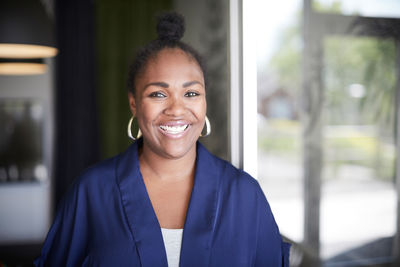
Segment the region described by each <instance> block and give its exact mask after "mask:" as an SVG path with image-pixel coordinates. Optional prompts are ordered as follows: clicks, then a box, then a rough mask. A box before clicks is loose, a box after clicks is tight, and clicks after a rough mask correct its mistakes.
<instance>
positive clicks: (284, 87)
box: [257, 0, 303, 242]
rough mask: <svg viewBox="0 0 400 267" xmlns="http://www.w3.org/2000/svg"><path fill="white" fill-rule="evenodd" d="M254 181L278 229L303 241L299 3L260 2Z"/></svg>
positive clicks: (294, 238) (294, 0)
mask: <svg viewBox="0 0 400 267" xmlns="http://www.w3.org/2000/svg"><path fill="white" fill-rule="evenodd" d="M259 4H260V6H259V7H260V8H259V9H258V10H259V11H260V14H258V18H259V25H268V27H262V32H260V34H258V38H259V40H258V46H259V47H258V74H257V76H258V100H257V101H258V179H259V182H260V184H261V186H262V188H263V190H264V192H265V194H266V196H267V198H268V201H269V202H270V205H271V208H272V210H273V212H274V216H275V219H276V221H277V223H278V225H279V228H280V231H281V233H282V234H283V235H284V236H286V237H288V238H290V239H292V240H294V241H296V242H301V241H302V240H303V196H302V188H303V185H302V158H301V155H302V153H301V151H300V149H301V124H300V122H299V111H298V105H299V104H298V97H297V95H298V93H299V90H300V89H301V69H300V65H301V63H300V59H301V58H300V57H301V49H302V48H301V47H302V45H301V43H302V41H301V38H302V37H301V30H300V25H301V6H302V1H299V0H292V1H280V2H279V1H277V2H274V8H271V5H270V2H268V1H259Z"/></svg>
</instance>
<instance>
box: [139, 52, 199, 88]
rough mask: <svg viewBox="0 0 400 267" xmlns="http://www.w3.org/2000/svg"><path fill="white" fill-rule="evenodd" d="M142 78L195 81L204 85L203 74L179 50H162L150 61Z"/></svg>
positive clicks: (191, 60)
mask: <svg viewBox="0 0 400 267" xmlns="http://www.w3.org/2000/svg"><path fill="white" fill-rule="evenodd" d="M142 77H143V78H145V80H148V79H174V78H175V79H178V78H179V79H197V80H200V81H201V82H202V83H203V84H204V77H203V72H202V70H201V68H200V66H199V64H198V63H197V62H196V60H194V59H193V58H192V57H190V55H188V54H187V53H186V52H184V51H182V50H180V49H163V50H162V51H160V52H159V53H158V54H157V55H156V56H155V57H154V58H152V59H150V60H149V62H148V63H147V64H146V67H145V69H144V72H143V75H142Z"/></svg>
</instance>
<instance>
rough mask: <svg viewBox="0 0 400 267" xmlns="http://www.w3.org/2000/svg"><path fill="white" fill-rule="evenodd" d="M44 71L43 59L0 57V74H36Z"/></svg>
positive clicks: (45, 68)
mask: <svg viewBox="0 0 400 267" xmlns="http://www.w3.org/2000/svg"><path fill="white" fill-rule="evenodd" d="M46 71H47V65H46V64H44V62H43V59H22V60H20V59H0V75H38V74H43V73H45V72H46Z"/></svg>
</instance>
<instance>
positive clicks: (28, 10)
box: [0, 0, 58, 75]
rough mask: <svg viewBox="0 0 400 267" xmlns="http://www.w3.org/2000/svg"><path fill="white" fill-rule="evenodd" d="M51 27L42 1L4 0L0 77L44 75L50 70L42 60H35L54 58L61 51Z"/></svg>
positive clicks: (0, 21) (0, 11)
mask: <svg viewBox="0 0 400 267" xmlns="http://www.w3.org/2000/svg"><path fill="white" fill-rule="evenodd" d="M52 25H53V22H52V20H51V19H50V18H49V16H48V14H47V13H46V10H45V8H44V6H43V5H42V3H40V1H39V0H1V1H0V59H1V60H0V74H6V75H25V74H28V73H29V74H40V73H44V72H45V71H46V68H47V67H46V65H45V64H44V63H43V60H42V61H41V62H40V63H37V62H36V61H35V60H37V59H43V58H48V57H54V56H55V55H56V54H57V52H58V51H57V49H56V48H55V41H54V34H53V27H52ZM17 59H18V60H17ZM20 59H34V60H33V61H26V60H25V61H24V60H22V61H21V60H20Z"/></svg>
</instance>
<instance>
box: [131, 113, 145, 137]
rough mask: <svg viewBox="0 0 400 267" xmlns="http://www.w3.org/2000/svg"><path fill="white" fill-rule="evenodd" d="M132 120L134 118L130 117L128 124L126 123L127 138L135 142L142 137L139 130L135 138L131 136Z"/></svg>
mask: <svg viewBox="0 0 400 267" xmlns="http://www.w3.org/2000/svg"><path fill="white" fill-rule="evenodd" d="M133 119H134V116H132V117H131V119H130V120H129V122H128V137H129V138H130V139H132V140H133V141H135V140H136V139H138V138H140V137H141V136H142V132H141V131H140V128H139V127H138V128H139V130H138V132H137V135H136V137H133V135H132V129H131V128H132V122H133Z"/></svg>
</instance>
